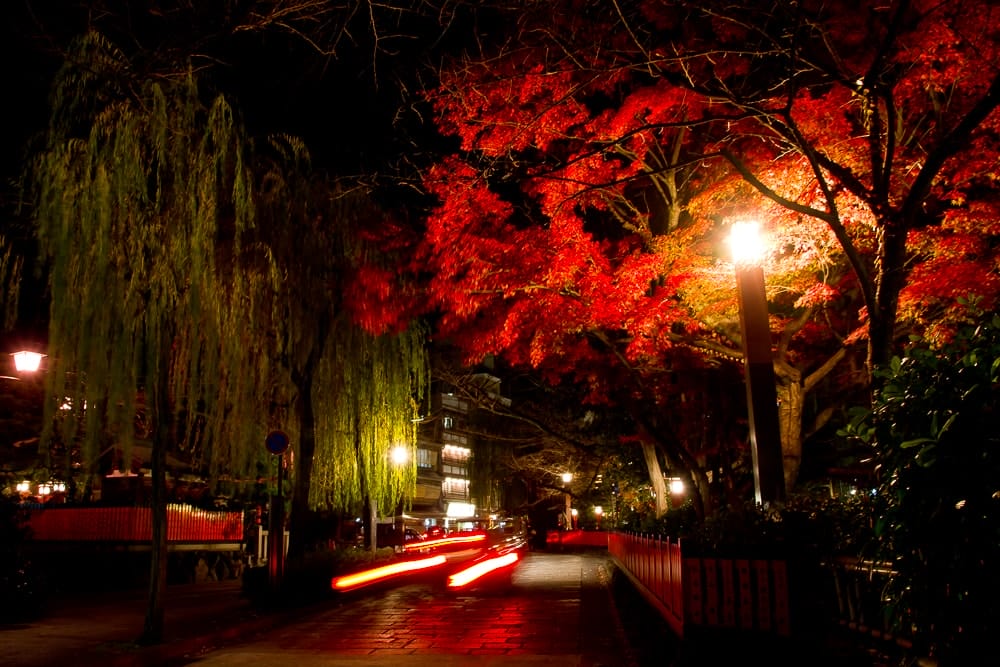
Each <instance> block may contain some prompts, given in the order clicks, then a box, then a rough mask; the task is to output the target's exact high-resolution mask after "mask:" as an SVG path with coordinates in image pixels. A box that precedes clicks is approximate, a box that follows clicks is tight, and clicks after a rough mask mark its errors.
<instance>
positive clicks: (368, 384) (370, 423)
mask: <svg viewBox="0 0 1000 667" xmlns="http://www.w3.org/2000/svg"><path fill="white" fill-rule="evenodd" d="M425 344H426V332H425V330H424V328H423V327H422V326H420V325H418V324H414V325H412V326H411V327H410V328H409V329H407V330H406V331H404V332H402V333H399V334H383V335H377V336H375V335H372V334H370V333H368V332H367V331H365V330H364V329H362V328H361V327H359V326H357V325H355V324H353V323H352V322H350V321H349V319H348V318H346V317H341V318H338V320H337V322H336V323H335V328H334V335H333V336H332V348H333V349H332V350H331V354H329V355H327V356H326V357H324V360H323V363H321V364H320V375H321V377H323V378H324V379H325V380H327V381H324V382H321V383H320V387H321V388H322V389H321V391H320V394H319V396H318V399H319V401H320V403H321V404H322V405H323V406H324V409H323V411H322V412H321V413H319V414H320V416H319V419H318V420H317V431H318V433H320V434H321V437H320V438H318V439H317V443H316V462H315V464H314V468H313V482H312V488H311V489H310V495H309V501H310V505H312V506H314V507H322V506H330V507H339V508H355V507H359V506H360V507H363V508H364V509H365V512H366V517H365V525H366V527H368V530H367V533H366V538H367V546H368V548H369V549H371V550H374V549H375V548H376V544H377V542H376V531H375V530H374V526H375V521H376V517H377V515H379V514H382V515H386V514H395V512H396V511H397V510H398V509H400V506H401V505H402V508H403V509H408V507H409V502H410V500H411V499H412V497H413V492H414V489H415V487H416V481H417V467H416V442H417V419H416V417H417V415H418V412H419V406H420V402H421V401H422V399H423V394H424V391H425V389H426V386H427V383H428V364H427V357H426V347H425ZM397 447H404V448H405V449H406V450H407V452H408V456H407V457H406V462H405V463H401V462H399V461H398V460H397V459H394V457H393V450H394V449H395V448H397Z"/></svg>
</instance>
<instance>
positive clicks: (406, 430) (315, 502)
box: [258, 136, 429, 553]
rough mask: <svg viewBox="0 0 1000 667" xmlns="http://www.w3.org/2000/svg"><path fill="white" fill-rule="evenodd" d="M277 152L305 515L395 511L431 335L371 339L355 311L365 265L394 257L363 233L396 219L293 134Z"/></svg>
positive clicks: (285, 318) (270, 192) (274, 230)
mask: <svg viewBox="0 0 1000 667" xmlns="http://www.w3.org/2000/svg"><path fill="white" fill-rule="evenodd" d="M260 154H261V155H263V154H264V151H263V150H262V151H261V152H260ZM266 154H267V156H268V165H269V166H268V167H267V168H266V169H265V170H264V173H263V174H262V175H261V177H260V182H261V184H262V185H261V188H260V190H261V195H260V206H259V208H258V213H259V216H260V218H261V220H262V223H261V227H262V228H263V229H262V232H261V233H262V238H266V245H267V246H268V247H269V248H270V249H271V250H272V251H273V253H274V255H275V256H276V257H277V258H278V262H279V263H280V264H281V267H282V268H281V281H280V285H279V289H278V292H277V293H275V295H274V298H275V303H274V308H273V310H272V314H271V316H272V317H274V318H276V319H277V320H279V321H280V322H282V324H281V326H280V327H278V326H275V327H274V330H275V331H276V332H280V333H279V335H277V336H274V337H273V338H271V340H273V341H274V344H275V348H274V350H273V352H272V354H273V355H274V356H275V358H277V359H280V360H281V363H282V364H284V365H285V366H286V368H287V370H288V372H289V375H290V378H291V382H292V384H293V385H294V387H295V394H294V397H293V404H294V405H293V407H294V408H295V409H294V410H293V411H292V413H293V414H294V415H296V416H297V419H295V420H292V421H290V422H288V423H287V424H286V425H285V427H286V430H287V431H288V433H289V435H290V436H291V438H292V443H293V449H294V452H295V456H296V457H297V458H296V466H295V472H294V473H293V474H295V475H296V480H295V485H296V499H297V500H298V502H297V504H293V508H292V511H293V515H294V514H295V513H296V512H297V511H300V510H302V511H304V510H305V509H306V508H307V507H308V508H311V509H325V510H334V511H345V512H357V511H358V510H359V508H360V505H362V504H363V503H364V502H365V500H371V501H372V502H373V503H375V506H376V508H377V509H378V510H380V511H383V512H391V511H393V510H394V509H395V507H396V506H397V505H398V504H399V503H400V502H404V503H405V502H408V499H410V498H412V495H413V492H414V490H415V485H416V457H415V448H416V422H415V418H416V417H417V415H418V412H419V404H420V402H421V401H422V400H423V398H424V393H425V391H426V384H427V382H428V373H429V371H428V361H427V353H426V348H425V342H426V331H425V330H424V329H423V328H422V327H420V326H419V325H417V324H414V325H413V326H412V327H410V328H409V329H408V330H407V331H405V332H403V333H401V334H398V335H397V334H385V335H381V336H375V335H371V334H369V333H366V332H365V331H364V330H363V329H362V328H360V327H358V326H357V325H356V324H355V323H353V322H352V321H351V319H350V316H349V314H348V311H347V309H346V308H345V307H344V293H345V290H347V289H348V284H347V283H348V281H349V280H350V279H351V276H352V275H353V271H354V267H355V266H356V265H357V264H358V263H363V262H379V261H386V260H385V258H384V257H381V256H380V255H379V253H378V251H377V250H376V249H375V248H373V247H372V246H371V244H370V243H368V242H366V241H364V240H362V236H363V234H361V233H360V232H363V231H364V230H370V229H372V228H377V227H378V226H379V225H384V224H385V223H386V221H385V214H384V213H383V212H382V211H380V210H379V208H378V207H377V206H375V205H374V203H373V202H372V200H371V198H370V196H369V195H368V194H367V193H366V192H365V191H364V189H362V188H355V189H350V188H345V187H343V186H342V185H341V184H338V183H333V182H329V181H327V180H326V179H324V178H322V177H321V176H320V175H317V174H315V173H312V171H311V167H310V161H309V155H308V151H307V150H306V149H305V147H304V146H303V145H302V144H301V143H300V142H299V141H298V140H296V139H295V138H293V137H287V136H278V137H272V138H271V140H270V141H269V142H268V145H267V151H266ZM263 220H267V221H268V222H267V223H264V222H263ZM395 446H402V447H405V448H406V449H407V450H408V451H409V452H410V456H409V461H408V462H407V464H405V465H393V464H390V463H389V452H390V451H391V449H392V448H393V447H395ZM292 540H293V544H292V545H291V546H290V548H289V550H290V553H291V552H292V551H295V549H294V547H295V546H296V544H295V540H296V536H295V535H293V537H292Z"/></svg>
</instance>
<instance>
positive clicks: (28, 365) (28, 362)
mask: <svg viewBox="0 0 1000 667" xmlns="http://www.w3.org/2000/svg"><path fill="white" fill-rule="evenodd" d="M11 356H12V357H14V368H16V369H17V372H19V373H34V372H35V371H37V370H38V367H39V366H41V365H42V357H44V356H45V355H44V354H39V353H38V352H29V351H27V350H21V351H20V352H15V353H13V354H12V355H11Z"/></svg>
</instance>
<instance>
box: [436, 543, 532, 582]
mask: <svg viewBox="0 0 1000 667" xmlns="http://www.w3.org/2000/svg"><path fill="white" fill-rule="evenodd" d="M518 558H519V556H518V555H517V552H516V551H511V552H508V553H505V554H504V555H502V556H497V557H495V558H489V559H487V560H484V561H480V562H478V563H476V564H474V565H470V566H469V567H467V568H465V569H464V570H460V571H458V572H456V573H455V574H453V575H451V576H450V577H448V587H449V588H461V587H462V586H468V585H469V584H471V583H472V582H474V581H476V580H477V579H480V578H482V577H484V576H485V575H487V574H489V573H490V572H494V571H496V570H499V569H500V568H502V567H507V566H508V565H513V564H515V563H516V562H517V559H518Z"/></svg>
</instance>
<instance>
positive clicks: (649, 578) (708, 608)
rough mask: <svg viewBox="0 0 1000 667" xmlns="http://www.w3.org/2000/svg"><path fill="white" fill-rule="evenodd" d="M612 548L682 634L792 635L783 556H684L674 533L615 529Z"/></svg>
mask: <svg viewBox="0 0 1000 667" xmlns="http://www.w3.org/2000/svg"><path fill="white" fill-rule="evenodd" d="M608 551H609V552H610V553H611V555H612V556H614V557H615V559H616V560H617V561H618V562H619V563H620V564H621V566H622V568H623V569H624V570H625V571H626V573H627V574H628V575H629V577H630V578H631V579H632V580H633V581H634V582H635V583H636V584H637V585H638V586H639V588H640V590H641V591H642V592H643V594H644V595H645V596H646V598H647V599H648V600H649V601H650V603H652V604H653V606H655V607H656V608H657V609H658V610H659V612H660V613H661V615H662V616H663V617H664V619H666V620H667V622H668V623H669V624H670V626H671V628H673V630H674V631H675V632H676V633H677V634H678V635H679V636H681V637H683V636H684V631H685V628H694V627H697V628H734V629H736V628H738V629H743V630H756V631H760V632H767V633H774V634H777V635H781V636H788V635H789V634H790V630H791V628H790V613H789V596H788V569H787V564H786V563H785V561H783V560H756V559H739V558H692V557H684V556H683V555H682V552H681V544H680V541H676V542H675V541H671V540H670V538H669V537H667V538H664V537H659V536H643V535H635V534H630V533H611V534H610V535H609V539H608Z"/></svg>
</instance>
